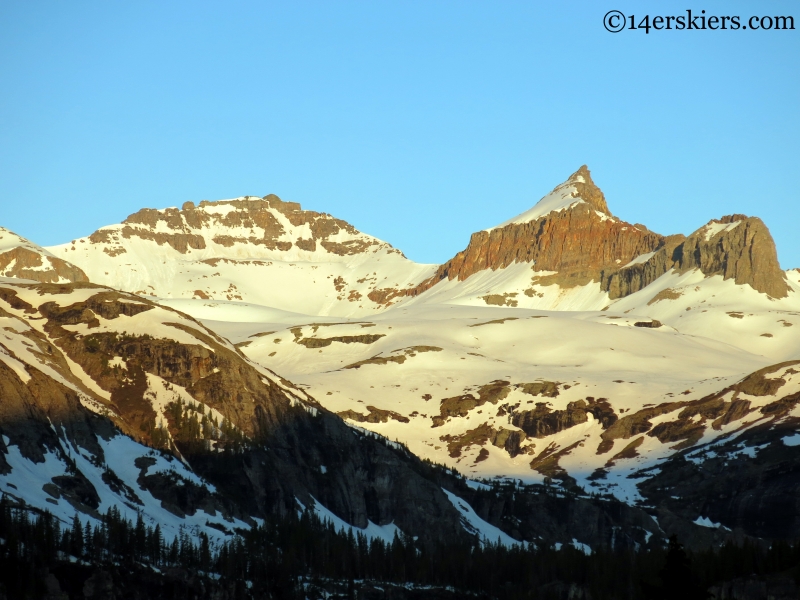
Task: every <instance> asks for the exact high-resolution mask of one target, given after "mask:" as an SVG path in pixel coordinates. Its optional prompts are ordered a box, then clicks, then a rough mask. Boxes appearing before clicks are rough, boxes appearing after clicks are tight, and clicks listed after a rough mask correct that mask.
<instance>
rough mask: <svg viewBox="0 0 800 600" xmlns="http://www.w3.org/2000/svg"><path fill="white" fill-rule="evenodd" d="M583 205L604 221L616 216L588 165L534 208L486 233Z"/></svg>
mask: <svg viewBox="0 0 800 600" xmlns="http://www.w3.org/2000/svg"><path fill="white" fill-rule="evenodd" d="M581 203H585V204H588V205H589V206H591V207H592V209H594V210H595V211H597V212H598V213H599V214H600V216H601V217H603V219H605V218H607V217H611V218H614V215H612V214H611V211H610V210H608V205H607V204H606V198H605V196H604V195H603V192H601V191H600V188H599V187H597V186H596V185H595V183H594V181H592V175H591V173H590V172H589V168H588V167H587V166H586V165H583V166H582V167H581V168H580V169H578V170H577V171H575V172H574V173H573V174H572V175H570V176H569V178H568V179H567V180H566V181H565V182H563V183H561V184H559V185H557V186H556V187H555V188H554V189H553V191H552V192H550V193H549V194H547V195H546V196H545V197H544V198H542V199H541V200H539V202H537V203H536V204H535V205H534V206H533V208H530V209H529V210H527V211H525V212H524V213H522V214H520V215H517V216H516V217H514V218H513V219H509V220H508V221H504V222H503V223H500V225H497V226H495V227H492V228H490V229H486V231H491V230H492V229H498V228H500V227H505V226H507V225H512V224H520V223H528V222H530V221H535V220H537V219H539V218H541V217H543V216H545V215H548V214H550V213H552V212H560V211H562V210H565V209H569V208H571V207H573V206H575V205H576V204H581ZM603 215H606V216H603Z"/></svg>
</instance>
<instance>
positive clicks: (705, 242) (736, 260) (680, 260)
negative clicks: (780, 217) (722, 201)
mask: <svg viewBox="0 0 800 600" xmlns="http://www.w3.org/2000/svg"><path fill="white" fill-rule="evenodd" d="M676 266H677V268H678V270H679V271H681V272H685V271H688V270H689V269H693V268H697V269H700V270H701V271H702V272H703V273H704V274H705V275H707V276H711V275H722V277H723V279H733V280H734V281H735V282H736V283H737V284H739V285H744V284H748V285H750V286H751V287H752V288H753V289H755V290H757V291H759V292H761V293H764V294H767V295H768V296H770V297H772V298H785V297H786V296H787V295H788V293H789V289H790V288H789V284H788V283H787V281H786V275H785V273H784V272H783V271H782V270H781V268H780V266H779V263H778V253H777V251H776V249H775V242H774V241H773V239H772V235H770V233H769V229H767V226H766V225H764V222H763V221H762V220H761V219H759V218H758V217H747V216H745V215H738V214H737V215H728V216H725V217H722V218H721V219H715V220H712V221H710V222H709V223H708V224H707V225H705V226H704V227H701V228H700V229H698V230H697V231H695V232H694V233H693V234H692V235H690V236H689V237H688V238H686V241H685V242H684V243H683V248H682V251H681V253H680V256H679V257H677V261H676Z"/></svg>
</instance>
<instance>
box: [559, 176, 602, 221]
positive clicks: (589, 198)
mask: <svg viewBox="0 0 800 600" xmlns="http://www.w3.org/2000/svg"><path fill="white" fill-rule="evenodd" d="M566 183H567V184H570V185H572V186H573V187H574V188H575V189H576V191H577V197H578V198H580V199H582V200H583V201H584V202H587V203H589V204H590V205H591V206H592V208H594V209H595V210H597V211H600V212H601V213H603V214H606V215H608V216H612V215H611V211H610V210H608V204H606V197H605V195H603V192H602V190H600V188H599V187H597V186H596V185H595V183H594V181H592V174H591V172H590V171H589V167H587V166H586V165H583V166H582V167H581V168H580V169H578V170H577V171H575V172H574V173H573V174H572V175H570V176H569V179H567V181H566ZM562 185H563V184H562Z"/></svg>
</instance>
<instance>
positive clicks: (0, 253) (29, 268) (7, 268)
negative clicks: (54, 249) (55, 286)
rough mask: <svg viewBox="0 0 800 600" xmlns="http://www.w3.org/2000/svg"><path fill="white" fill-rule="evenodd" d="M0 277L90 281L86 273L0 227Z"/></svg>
mask: <svg viewBox="0 0 800 600" xmlns="http://www.w3.org/2000/svg"><path fill="white" fill-rule="evenodd" d="M0 277H15V278H21V279H30V280H33V281H39V282H42V283H65V282H80V281H89V278H88V277H87V276H86V273H84V272H83V271H81V270H80V269H79V268H78V267H76V266H75V265H73V264H70V263H68V262H67V261H65V260H62V259H60V258H58V257H56V256H54V255H53V254H51V253H50V252H48V251H47V250H45V249H44V248H41V247H40V246H37V245H36V244H34V243H32V242H29V241H28V240H26V239H25V238H23V237H20V236H18V235H17V234H16V233H14V232H12V231H9V230H8V229H5V228H4V227H0Z"/></svg>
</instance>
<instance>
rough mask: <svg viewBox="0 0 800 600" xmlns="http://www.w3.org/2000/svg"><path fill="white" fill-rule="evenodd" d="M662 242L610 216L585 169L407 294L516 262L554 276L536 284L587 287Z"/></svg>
mask: <svg viewBox="0 0 800 600" xmlns="http://www.w3.org/2000/svg"><path fill="white" fill-rule="evenodd" d="M663 241H664V238H663V236H660V235H658V234H657V233H653V232H651V231H649V230H647V229H646V228H643V227H642V228H639V227H637V226H635V225H631V224H630V223H626V222H624V221H621V220H619V219H617V218H615V217H613V216H611V213H610V211H609V210H608V205H607V204H606V200H605V196H604V195H603V192H602V191H600V188H598V187H597V185H595V183H594V181H593V180H592V177H591V174H590V172H589V169H588V168H587V167H586V165H584V166H582V167H581V168H580V169H578V170H577V171H576V172H575V173H573V174H572V175H570V177H569V178H568V179H567V180H566V181H565V182H564V183H562V184H560V185H558V186H556V188H555V189H554V190H553V191H552V192H550V194H548V195H547V196H545V197H544V198H542V200H540V201H539V202H538V203H537V204H536V205H535V206H534V207H533V208H532V209H531V210H529V211H527V212H526V213H523V214H521V215H519V216H518V217H516V218H514V219H511V220H510V221H506V222H505V223H502V224H501V225H499V226H497V227H494V228H492V229H489V230H485V231H479V232H477V233H474V234H472V238H471V239H470V242H469V245H468V246H467V248H466V249H465V250H464V251H462V252H459V253H458V254H457V255H456V256H455V257H453V258H452V259H451V260H449V261H448V262H447V263H445V264H444V265H442V266H441V267H439V269H438V270H437V272H436V274H435V275H434V276H433V277H431V278H429V279H428V280H426V281H423V282H422V283H420V284H419V285H418V286H417V287H416V288H414V289H412V290H408V291H407V292H405V293H406V294H408V295H411V296H416V295H418V294H421V293H423V292H424V291H426V290H428V289H430V288H431V287H433V286H434V285H436V284H437V283H438V282H439V281H442V280H444V279H451V280H452V279H458V280H459V281H463V280H465V279H467V278H468V277H470V276H471V275H473V274H475V273H477V272H479V271H483V270H487V269H491V270H498V269H504V268H506V267H508V266H510V265H511V264H513V263H520V262H525V263H530V264H531V268H532V270H533V271H534V272H536V271H555V272H556V275H550V276H546V277H543V278H539V279H538V280H537V283H540V284H545V283H547V284H549V283H558V284H559V285H561V286H563V287H573V286H576V285H585V284H587V283H589V282H590V281H600V280H601V276H602V273H603V272H604V271H610V270H616V269H618V268H619V267H620V266H621V265H625V264H627V263H629V262H630V261H631V260H633V259H634V258H635V257H637V256H640V255H642V254H646V253H648V252H652V251H655V250H656V249H658V248H659V247H661V246H662V245H663Z"/></svg>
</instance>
